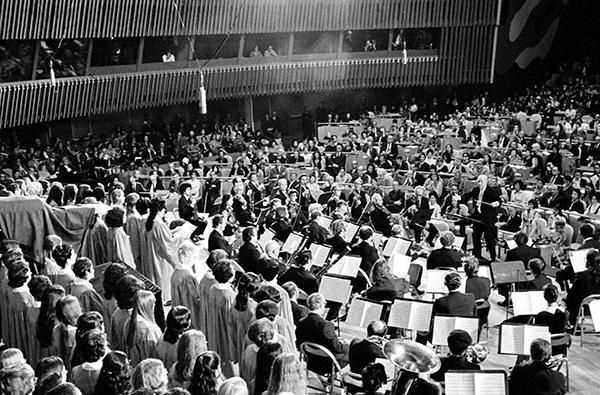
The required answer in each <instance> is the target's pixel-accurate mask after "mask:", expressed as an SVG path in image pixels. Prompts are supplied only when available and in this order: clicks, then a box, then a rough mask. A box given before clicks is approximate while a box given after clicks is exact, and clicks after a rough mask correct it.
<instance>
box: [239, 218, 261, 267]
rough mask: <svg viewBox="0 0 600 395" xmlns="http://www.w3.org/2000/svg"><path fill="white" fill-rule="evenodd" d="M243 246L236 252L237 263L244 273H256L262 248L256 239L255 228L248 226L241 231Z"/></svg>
mask: <svg viewBox="0 0 600 395" xmlns="http://www.w3.org/2000/svg"><path fill="white" fill-rule="evenodd" d="M242 241H243V242H244V244H242V246H241V247H240V250H239V252H238V263H239V264H240V266H241V267H242V268H243V269H244V270H245V271H246V272H252V273H258V260H259V259H260V254H261V253H260V250H262V247H260V245H259V244H258V240H257V238H256V228H255V227H253V226H249V227H247V228H245V229H244V230H243V231H242Z"/></svg>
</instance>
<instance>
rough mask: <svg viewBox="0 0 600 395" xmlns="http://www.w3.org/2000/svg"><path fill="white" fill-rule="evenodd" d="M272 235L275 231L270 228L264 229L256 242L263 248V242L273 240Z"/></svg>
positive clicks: (273, 235)
mask: <svg viewBox="0 0 600 395" xmlns="http://www.w3.org/2000/svg"><path fill="white" fill-rule="evenodd" d="M273 237H275V232H273V231H272V230H271V229H265V231H264V233H263V234H262V235H260V238H259V239H258V244H260V246H261V247H262V248H263V250H264V249H265V244H267V242H269V241H271V240H273Z"/></svg>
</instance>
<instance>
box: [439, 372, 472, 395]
mask: <svg viewBox="0 0 600 395" xmlns="http://www.w3.org/2000/svg"><path fill="white" fill-rule="evenodd" d="M444 377H445V381H446V395H475V375H474V374H473V373H446V374H445V375H444Z"/></svg>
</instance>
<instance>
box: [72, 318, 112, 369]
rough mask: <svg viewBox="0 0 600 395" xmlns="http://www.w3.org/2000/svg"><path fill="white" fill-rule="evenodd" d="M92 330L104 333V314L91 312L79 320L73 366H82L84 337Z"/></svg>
mask: <svg viewBox="0 0 600 395" xmlns="http://www.w3.org/2000/svg"><path fill="white" fill-rule="evenodd" d="M92 329H96V330H99V331H100V332H102V333H105V332H104V319H103V318H102V314H100V313H98V312H97V311H89V312H87V313H83V314H81V315H80V316H79V318H78V319H77V330H76V331H75V348H74V349H73V357H72V358H71V366H77V365H81V364H82V363H83V362H84V359H83V353H84V351H83V348H82V347H83V345H84V339H83V337H84V335H85V334H86V332H88V331H91V330H92Z"/></svg>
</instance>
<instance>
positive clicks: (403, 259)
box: [388, 254, 412, 278]
mask: <svg viewBox="0 0 600 395" xmlns="http://www.w3.org/2000/svg"><path fill="white" fill-rule="evenodd" d="M411 261H412V257H410V256H406V255H400V254H394V255H392V256H391V257H390V259H389V260H388V266H389V267H390V270H391V271H392V274H393V275H394V276H396V277H398V278H404V277H406V276H407V275H408V270H409V269H410V263H411Z"/></svg>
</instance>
